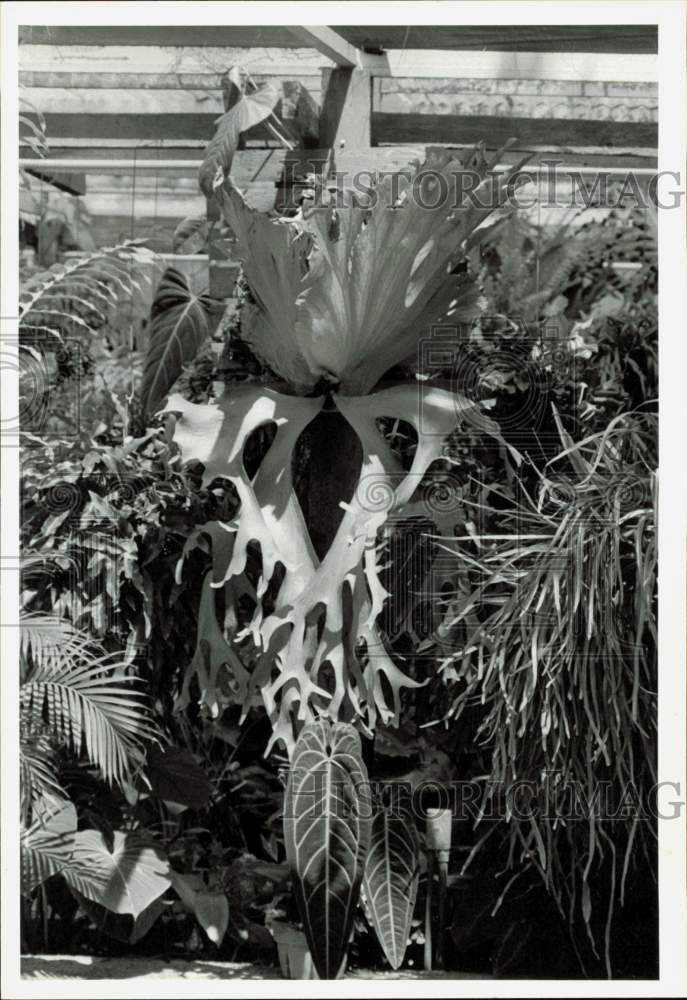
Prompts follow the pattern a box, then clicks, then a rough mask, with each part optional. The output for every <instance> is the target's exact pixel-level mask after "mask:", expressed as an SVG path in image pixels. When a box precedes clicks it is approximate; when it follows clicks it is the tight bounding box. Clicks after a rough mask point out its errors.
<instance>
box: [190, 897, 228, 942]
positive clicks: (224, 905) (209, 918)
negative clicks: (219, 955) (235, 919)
mask: <svg viewBox="0 0 687 1000" xmlns="http://www.w3.org/2000/svg"><path fill="white" fill-rule="evenodd" d="M194 913H195V915H196V919H197V921H198V923H199V924H200V926H201V927H202V928H203V930H204V931H205V933H206V934H207V936H208V937H209V938H210V940H211V941H212V943H213V944H216V945H218V946H219V945H220V944H221V943H222V940H223V938H224V935H225V934H226V932H227V927H228V926H229V901H228V900H227V897H226V896H225V895H224V893H222V892H198V893H196V897H195V900H194Z"/></svg>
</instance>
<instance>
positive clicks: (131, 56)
mask: <svg viewBox="0 0 687 1000" xmlns="http://www.w3.org/2000/svg"><path fill="white" fill-rule="evenodd" d="M359 59H360V66H361V67H362V66H364V67H365V68H367V69H369V70H370V72H371V73H372V74H373V75H374V76H392V77H397V76H410V77H413V76H414V77H425V78H432V77H433V78H440V77H446V78H455V77H462V78H473V79H506V80H518V79H531V80H576V81H579V80H587V81H592V82H594V81H597V82H619V83H623V82H626V81H636V82H655V81H656V80H657V57H656V55H655V54H653V53H651V52H645V53H627V54H624V55H621V54H619V53H603V52H594V51H582V52H575V53H568V54H565V53H560V52H546V51H532V50H529V49H528V50H524V51H517V52H506V51H501V50H497V49H493V48H492V49H487V50H484V51H480V52H473V51H470V50H464V49H460V48H457V49H455V50H446V49H400V48H399V49H390V50H389V51H388V52H385V53H384V55H383V56H373V55H371V54H369V53H361V54H360V57H359ZM243 63H246V64H248V65H249V66H250V70H251V74H252V75H253V76H254V77H255V78H259V77H268V76H269V77H275V76H277V77H278V76H286V77H288V76H294V75H295V76H298V78H299V79H303V78H304V75H307V76H312V75H314V74H317V75H319V72H320V69H321V68H322V66H323V65H331V61H330V60H329V59H328V57H326V56H325V55H323V54H322V53H320V52H317V51H316V50H314V49H310V48H307V49H306V48H299V49H277V48H264V49H260V50H255V51H249V50H247V49H242V48H221V47H219V46H214V47H212V48H209V47H208V48H204V47H198V46H195V47H194V46H190V45H177V46H167V47H160V48H154V47H151V46H142V47H137V46H134V45H128V46H121V45H107V46H102V47H101V46H95V45H87V46H83V45H77V46H74V45H70V46H65V47H60V48H53V47H51V46H48V45H22V46H20V48H19V69H20V79H21V80H22V81H23V82H24V85H27V86H31V85H33V86H42V85H44V84H42V83H36V84H30V83H29V82H28V78H27V77H24V75H23V74H30V73H36V74H40V75H42V76H43V79H45V78H46V77H49V75H50V74H51V73H53V72H54V73H58V72H59V73H60V74H78V75H85V76H86V77H90V82H89V83H88V86H92V87H96V86H98V85H99V84H97V83H94V82H92V81H93V80H94V79H97V78H102V80H103V84H102V85H103V86H107V85H108V81H112V80H113V79H114V78H115V77H116V76H117V75H118V74H128V75H129V76H130V77H134V78H136V79H139V78H141V77H153V78H154V77H155V76H156V75H162V76H165V77H167V80H168V82H169V83H170V84H172V81H176V83H173V84H172V85H173V86H175V87H183V86H196V84H195V83H194V82H193V78H194V76H203V77H207V76H214V75H215V74H217V75H221V74H222V73H223V72H225V70H226V69H227V68H228V67H229V66H231V65H240V64H243ZM48 67H51V69H48ZM304 82H305V81H304ZM45 85H52V84H45ZM55 85H57V84H55ZM67 85H68V86H70V85H71V84H67ZM109 85H111V86H118V85H122V86H124V85H125V83H124V81H123V80H122V81H120V83H119V84H118V83H117V82H116V80H115V82H113V83H110V84H109ZM134 85H135V86H138V83H136V84H134ZM160 86H161V87H166V86H167V83H165V84H160ZM198 86H199V87H200V88H201V89H204V87H203V85H202V83H200V84H198Z"/></svg>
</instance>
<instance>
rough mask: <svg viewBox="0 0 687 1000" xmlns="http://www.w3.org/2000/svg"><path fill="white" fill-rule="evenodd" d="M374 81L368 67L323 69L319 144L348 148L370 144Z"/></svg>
mask: <svg viewBox="0 0 687 1000" xmlns="http://www.w3.org/2000/svg"><path fill="white" fill-rule="evenodd" d="M371 121H372V83H371V77H370V74H369V72H368V71H367V70H364V69H352V68H351V67H338V68H337V69H325V70H323V71H322V110H321V112H320V146H323V147H324V146H331V147H332V148H334V149H337V148H339V147H340V146H341V145H342V144H345V145H346V146H347V147H348V148H349V149H356V148H359V147H366V146H370V145H371V139H370V136H371Z"/></svg>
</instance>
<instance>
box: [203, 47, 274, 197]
mask: <svg viewBox="0 0 687 1000" xmlns="http://www.w3.org/2000/svg"><path fill="white" fill-rule="evenodd" d="M226 80H227V84H228V88H229V91H230V93H228V94H227V96H228V97H229V100H230V101H231V102H232V103H231V107H230V108H229V110H228V111H225V113H224V114H223V115H221V117H219V118H218V119H217V122H216V125H217V130H216V132H215V134H214V136H213V137H212V139H211V140H210V142H209V143H208V147H207V149H206V150H205V158H204V159H203V162H202V164H201V167H200V170H199V172H198V183H199V184H200V189H201V191H202V192H203V194H204V195H205V197H206V198H212V196H213V195H214V193H215V191H216V190H217V188H218V187H219V186H220V185H221V184H222V183H223V181H224V179H225V177H228V176H229V171H230V170H231V162H232V160H233V158H234V153H235V152H236V150H237V149H238V147H239V139H240V138H241V135H242V134H243V132H246V131H248V129H250V128H252V127H253V126H254V125H259V124H260V122H262V121H264V120H265V118H268V117H269V116H270V115H271V114H272V111H273V109H274V106H275V104H276V103H277V92H276V90H274V88H273V87H270V86H264V87H261V88H259V89H258V90H256V91H254V92H253V93H247V92H246V82H245V78H244V74H243V73H242V70H241V68H240V67H239V66H233V67H232V68H231V69H230V70H229V72H228V73H227V76H226Z"/></svg>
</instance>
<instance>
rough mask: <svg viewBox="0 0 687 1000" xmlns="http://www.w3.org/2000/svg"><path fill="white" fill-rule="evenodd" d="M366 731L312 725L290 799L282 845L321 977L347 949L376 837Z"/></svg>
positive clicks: (329, 974)
mask: <svg viewBox="0 0 687 1000" xmlns="http://www.w3.org/2000/svg"><path fill="white" fill-rule="evenodd" d="M370 815H371V803H370V794H369V788H368V784H367V772H366V769H365V765H364V764H363V762H362V758H361V751H360V737H359V736H358V734H357V733H356V731H355V730H354V729H353V727H352V726H349V725H347V724H345V723H337V724H335V725H331V724H330V723H329V722H327V721H325V720H322V721H320V722H314V723H311V724H310V725H308V726H306V727H305V728H304V729H303V731H302V733H301V735H300V737H299V739H298V743H297V744H296V749H295V751H294V756H293V760H292V762H291V767H290V769H289V779H288V784H287V787H286V798H285V800H284V845H285V847H286V857H287V860H288V862H289V866H290V868H291V873H292V877H293V881H294V890H295V893H296V900H297V903H298V908H299V911H300V915H301V919H302V921H303V926H304V928H305V933H306V936H307V939H308V945H309V947H310V952H311V954H312V956H313V961H314V962H315V966H316V968H317V971H318V973H319V976H320V978H321V979H334V978H336V976H337V975H338V974H339V972H340V969H341V966H342V962H343V960H344V958H345V955H346V949H347V947H348V940H349V937H350V933H351V929H352V926H353V917H354V916H355V908H356V905H357V903H358V896H359V893H360V884H361V881H362V877H363V869H364V865H365V857H366V855H367V848H368V843H369V837H370Z"/></svg>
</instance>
